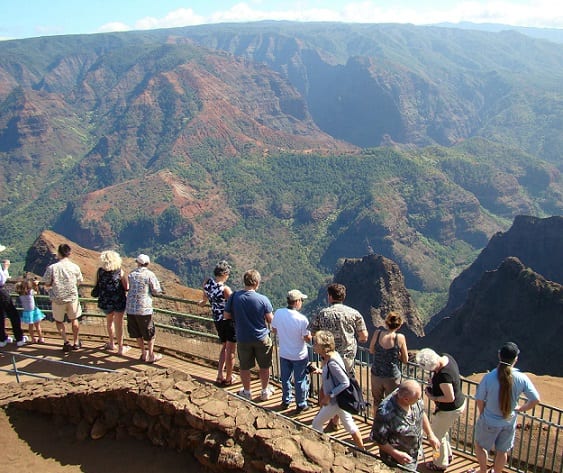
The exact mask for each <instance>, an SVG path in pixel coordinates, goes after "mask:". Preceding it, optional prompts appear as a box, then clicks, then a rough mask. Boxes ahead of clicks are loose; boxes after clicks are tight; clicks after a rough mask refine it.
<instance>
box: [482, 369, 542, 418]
mask: <svg viewBox="0 0 563 473" xmlns="http://www.w3.org/2000/svg"><path fill="white" fill-rule="evenodd" d="M499 389H500V385H499V382H498V374H497V369H496V368H495V369H494V370H493V371H491V372H490V373H487V374H486V375H485V376H484V377H483V379H482V380H481V383H480V384H479V387H478V388H477V394H475V399H477V400H478V401H485V409H484V410H483V414H482V415H483V417H484V418H485V420H486V421H487V425H490V426H491V427H504V426H507V425H510V424H512V423H513V422H514V421H515V419H516V416H515V415H514V408H515V407H516V406H517V404H518V398H519V397H520V395H521V394H524V395H525V396H526V398H527V399H528V400H529V401H536V400H538V399H539V398H540V395H539V393H538V391H537V390H536V388H535V387H534V385H533V384H532V382H531V381H530V378H528V377H527V376H526V375H525V374H524V373H521V372H520V371H519V370H517V369H516V368H512V414H511V415H510V417H509V418H504V417H503V415H502V412H501V410H500V407H499V398H498V395H499Z"/></svg>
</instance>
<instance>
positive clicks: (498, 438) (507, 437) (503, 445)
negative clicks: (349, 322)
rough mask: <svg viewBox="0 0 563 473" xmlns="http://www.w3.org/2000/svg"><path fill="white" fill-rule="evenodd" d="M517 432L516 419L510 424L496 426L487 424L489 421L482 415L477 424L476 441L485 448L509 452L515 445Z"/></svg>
mask: <svg viewBox="0 0 563 473" xmlns="http://www.w3.org/2000/svg"><path fill="white" fill-rule="evenodd" d="M515 433H516V420H515V421H514V423H512V424H510V425H506V426H503V427H494V426H491V425H487V421H486V420H485V419H484V418H483V416H480V417H479V419H477V424H476V425H475V441H476V442H477V443H478V444H479V445H480V446H481V447H482V448H484V449H485V450H487V451H488V450H492V449H493V446H494V447H495V451H496V452H508V451H509V450H511V449H512V447H513V446H514V434H515Z"/></svg>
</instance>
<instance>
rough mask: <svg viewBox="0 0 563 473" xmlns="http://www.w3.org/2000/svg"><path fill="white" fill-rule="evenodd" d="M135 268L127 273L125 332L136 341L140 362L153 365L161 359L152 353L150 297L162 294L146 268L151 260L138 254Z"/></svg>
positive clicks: (153, 338)
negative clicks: (139, 352)
mask: <svg viewBox="0 0 563 473" xmlns="http://www.w3.org/2000/svg"><path fill="white" fill-rule="evenodd" d="M136 261H137V268H136V269H134V270H133V271H131V272H130V273H129V275H128V276H127V279H128V281H129V292H128V293H127V302H126V305H125V311H126V312H127V330H128V332H129V336H130V337H131V338H135V339H136V340H137V345H138V346H139V349H140V350H141V356H140V358H139V360H140V361H144V362H146V363H155V362H156V361H158V360H160V359H162V355H161V354H160V353H155V352H154V342H155V338H156V328H155V326H154V321H153V318H152V314H153V307H152V296H156V295H158V294H162V288H161V287H160V283H159V282H158V279H157V278H156V276H155V274H154V273H153V272H152V271H151V270H150V269H149V268H148V265H149V264H150V262H151V260H150V258H149V257H148V256H147V255H144V254H140V255H139V256H137V258H136Z"/></svg>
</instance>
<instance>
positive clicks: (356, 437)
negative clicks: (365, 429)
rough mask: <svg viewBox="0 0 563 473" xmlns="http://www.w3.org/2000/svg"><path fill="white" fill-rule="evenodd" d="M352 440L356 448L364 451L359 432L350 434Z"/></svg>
mask: <svg viewBox="0 0 563 473" xmlns="http://www.w3.org/2000/svg"><path fill="white" fill-rule="evenodd" d="M352 440H354V443H355V444H356V446H357V447H358V448H361V449H362V450H364V441H363V439H362V434H361V433H360V431H359V430H358V431H357V432H354V433H353V434H352Z"/></svg>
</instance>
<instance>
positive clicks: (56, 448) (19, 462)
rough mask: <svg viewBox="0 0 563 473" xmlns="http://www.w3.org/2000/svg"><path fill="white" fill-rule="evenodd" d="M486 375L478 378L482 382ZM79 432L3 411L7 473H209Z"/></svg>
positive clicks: (185, 459)
mask: <svg viewBox="0 0 563 473" xmlns="http://www.w3.org/2000/svg"><path fill="white" fill-rule="evenodd" d="M481 377H482V375H473V376H472V377H471V379H473V380H474V381H478V380H479V379H480V378H481ZM530 377H531V379H532V381H533V382H534V384H535V385H536V387H537V388H538V390H539V392H540V395H541V398H542V401H543V402H544V403H546V404H549V405H552V406H556V407H560V408H561V407H563V403H562V401H561V392H562V389H563V378H554V377H550V376H534V375H530ZM74 432H75V430H74V427H73V426H69V425H61V426H57V425H53V421H52V419H51V418H49V417H46V416H42V415H38V414H35V413H30V412H26V411H21V410H17V409H14V408H10V409H8V410H3V409H0V445H3V446H4V447H5V449H6V450H5V454H4V458H3V460H2V472H3V473H21V472H34V471H35V472H39V471H41V472H46V473H51V472H52V473H55V472H56V473H59V472H60V473H100V472H104V473H122V472H125V471H142V472H143V473H157V472H158V473H161V472H163V471H165V472H167V473H185V472H186V471H190V472H192V473H203V472H205V471H207V470H205V468H203V467H202V466H201V465H200V464H199V463H198V462H197V460H195V459H194V458H193V457H192V456H190V455H189V454H188V453H178V452H176V451H173V450H169V449H164V448H160V447H155V446H153V445H151V444H150V443H149V442H143V441H138V440H134V439H128V440H113V439H100V440H84V441H79V440H77V439H76V437H75V435H74Z"/></svg>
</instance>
